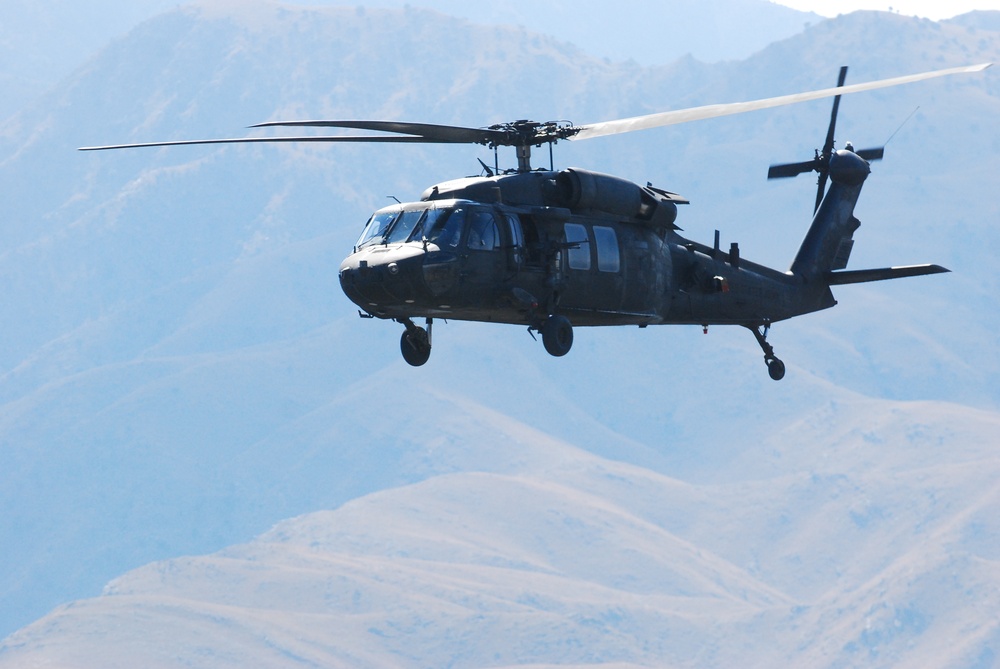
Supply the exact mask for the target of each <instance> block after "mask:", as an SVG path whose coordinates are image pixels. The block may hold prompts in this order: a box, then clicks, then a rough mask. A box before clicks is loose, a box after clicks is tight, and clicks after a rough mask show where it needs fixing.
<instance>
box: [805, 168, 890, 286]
mask: <svg viewBox="0 0 1000 669" xmlns="http://www.w3.org/2000/svg"><path fill="white" fill-rule="evenodd" d="M869 171H870V169H869V167H868V163H867V162H866V161H865V160H864V159H863V158H861V157H860V156H858V155H857V154H856V153H854V152H853V151H850V150H843V151H837V152H835V153H834V154H833V155H832V156H831V157H830V167H829V173H830V181H831V182H832V184H831V185H830V189H829V190H828V191H827V193H826V196H825V197H824V198H823V201H822V203H821V204H820V206H819V209H818V210H817V211H816V215H815V216H814V217H813V221H812V225H811V226H810V228H809V232H808V233H807V234H806V237H805V239H804V240H803V241H802V246H800V247H799V252H798V254H796V256H795V260H794V261H793V262H792V267H791V272H792V273H793V274H795V275H796V276H799V277H802V278H803V279H805V280H806V281H809V282H811V281H815V280H817V279H822V278H824V277H826V276H827V274H828V273H829V272H831V271H833V270H838V269H844V268H845V267H847V260H848V258H849V257H850V255H851V248H852V247H853V246H854V239H853V237H854V231H855V230H857V229H858V227H859V226H860V225H861V222H860V221H858V219H856V218H855V217H854V206H855V205H856V204H857V202H858V196H859V195H860V194H861V187H862V185H864V182H865V179H867V178H868V173H869Z"/></svg>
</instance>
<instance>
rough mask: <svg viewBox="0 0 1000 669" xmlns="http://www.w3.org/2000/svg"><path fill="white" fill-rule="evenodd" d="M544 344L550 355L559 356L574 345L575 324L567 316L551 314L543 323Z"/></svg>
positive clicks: (567, 351)
mask: <svg viewBox="0 0 1000 669" xmlns="http://www.w3.org/2000/svg"><path fill="white" fill-rule="evenodd" d="M541 331H542V344H544V345H545V350H546V351H548V352H549V355H554V356H556V357H557V358H558V357H560V356H563V355H566V354H567V353H569V350H570V348H572V347H573V326H572V325H571V324H570V322H569V319H568V318H566V317H565V316H549V317H548V318H546V319H545V323H543V324H542V327H541Z"/></svg>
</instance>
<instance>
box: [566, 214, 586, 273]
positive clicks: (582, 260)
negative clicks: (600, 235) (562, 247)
mask: <svg viewBox="0 0 1000 669" xmlns="http://www.w3.org/2000/svg"><path fill="white" fill-rule="evenodd" d="M565 230H566V243H567V244H571V245H572V246H570V247H569V248H568V249H567V250H566V257H567V260H568V261H569V268H570V269H584V270H586V269H590V237H589V236H588V235H587V228H585V227H584V226H582V225H580V224H579V223H567V224H566V227H565Z"/></svg>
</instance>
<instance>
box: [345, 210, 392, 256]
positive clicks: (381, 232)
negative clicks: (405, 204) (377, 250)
mask: <svg viewBox="0 0 1000 669" xmlns="http://www.w3.org/2000/svg"><path fill="white" fill-rule="evenodd" d="M397 216H399V212H398V211H383V212H380V213H375V214H374V215H372V217H371V218H370V219H368V223H367V224H366V225H365V229H364V232H362V233H361V237H360V238H359V239H358V243H357V244H355V245H354V247H355V248H356V249H361V248H364V247H365V246H369V245H371V244H380V243H382V238H383V237H385V231H386V230H388V229H389V226H390V225H392V222H393V221H395V220H396V217H397Z"/></svg>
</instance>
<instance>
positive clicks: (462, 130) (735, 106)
mask: <svg viewBox="0 0 1000 669" xmlns="http://www.w3.org/2000/svg"><path fill="white" fill-rule="evenodd" d="M989 66H990V63H984V64H979V65H971V66H965V67H956V68H949V69H943V70H935V71H932V72H924V73H920V74H914V75H908V76H902V77H895V78H891V79H881V80H877V81H872V82H867V83H862V84H852V85H845V80H846V75H847V68H846V67H843V68H841V70H840V74H839V77H838V82H837V86H836V87H833V88H827V89H823V90H818V91H810V92H806V93H795V94H791V95H785V96H779V97H773V98H766V99H761V100H754V101H750V102H737V103H727V104H720V105H708V106H703V107H694V108H689V109H681V110H673V111H666V112H659V113H654V114H648V115H644V116H637V117H631V118H625V119H617V120H613V121H605V122H599V123H593V124H586V125H574V124H572V123H570V122H565V121H560V122H544V123H539V122H535V121H529V120H519V121H514V122H508V123H501V124H496V125H491V126H488V127H482V128H471V127H462V126H453V125H437V124H430V123H410V122H401V121H374V120H360V121H349V120H345V121H336V120H331V121H323V120H318V121H268V122H265V123H259V124H256V125H253V126H250V127H251V128H274V127H285V128H290V127H297V128H304V127H311V128H339V129H348V130H361V131H366V132H377V133H384V134H365V135H314V136H269V137H244V138H229V139H206V140H180V141H168V142H146V143H140V144H118V145H107V146H91V147H82V148H81V149H80V150H82V151H97V150H108V149H124V148H139V147H153V146H180V145H192V144H228V143H253V142H397V143H434V144H478V145H483V146H487V147H489V148H490V149H492V150H493V152H494V166H492V167H491V166H489V165H487V164H486V163H484V162H483V161H482V160H480V161H479V162H480V164H481V165H482V168H483V172H484V173H481V174H480V176H474V177H464V178H458V179H453V180H450V181H445V182H442V183H438V184H436V185H433V186H431V187H429V188H428V189H427V190H425V191H424V192H423V194H422V195H421V197H420V199H419V201H416V202H397V203H396V204H393V205H390V206H387V207H384V208H381V209H379V210H378V211H376V212H375V213H374V214H372V215H371V217H370V218H369V219H368V221H367V223H366V224H365V226H364V228H363V230H362V233H361V236H360V237H359V238H358V241H357V242H356V243H355V245H354V248H353V250H352V251H351V253H350V254H349V255H348V256H347V257H346V258H345V259H344V260H343V262H342V263H341V265H340V269H339V281H340V285H341V288H342V289H343V291H344V293H345V294H346V295H347V297H348V298H349V299H350V300H351V301H352V302H354V304H356V305H357V306H358V307H359V312H358V313H359V315H360V316H361V317H362V318H368V319H373V318H378V319H383V320H392V321H395V322H396V323H399V324H400V325H402V326H403V332H402V334H401V337H400V351H401V353H402V356H403V359H404V360H405V361H406V362H407V363H409V364H410V365H412V366H415V367H419V366H421V365H423V364H425V363H426V362H427V361H428V360H429V358H430V353H431V348H432V330H433V323H434V320H435V319H442V320H460V321H463V320H464V321H481V322H490V323H506V324H514V325H521V326H527V329H528V333H529V334H530V335H531V336H532V337H534V336H535V333H539V334H540V335H541V339H542V344H543V346H544V348H545V350H546V351H547V352H548V353H549V354H551V355H553V356H564V355H566V354H567V353H568V352H569V351H570V349H571V347H572V345H573V336H574V334H573V333H574V328H575V327H588V326H609V325H616V326H622V325H631V326H638V327H640V328H645V327H647V326H649V325H660V324H684V325H701V326H702V327H703V328H704V329H705V331H706V332H707V331H708V327H709V326H710V325H737V326H742V327H745V328H747V329H748V330H750V332H751V333H752V334H753V335H754V337H755V339H756V340H757V343H758V344H759V345H760V348H761V350H762V352H763V354H764V362H765V364H766V366H767V370H768V374H769V376H770V377H771V378H772V379H774V380H780V379H782V378H783V377H784V376H785V364H784V362H782V360H780V359H779V358H778V357H777V356H776V355H775V352H774V348H773V346H772V345H771V344H770V342H769V341H768V334H769V332H770V328H771V326H772V324H774V323H776V322H778V321H783V320H787V319H789V318H793V317H795V316H800V315H803V314H808V313H812V312H815V311H819V310H823V309H828V308H830V307H833V306H834V305H836V304H837V301H836V300H835V299H834V296H833V293H832V290H831V288H832V287H833V286H839V285H844V284H853V283H861V282H869V281H882V280H887V279H898V278H903V277H912V276H921V275H929V274H937V273H942V272H948V271H949V270H947V269H946V268H944V267H942V266H940V265H935V264H922V265H906V266H893V267H884V268H876V269H862V270H847V269H846V267H847V264H848V260H849V257H850V254H851V249H852V247H853V244H854V239H853V235H854V232H855V231H856V230H857V229H858V227H859V226H860V222H859V221H858V219H857V218H855V216H854V207H855V205H856V203H857V201H858V197H859V195H860V192H861V188H862V186H863V184H864V183H865V181H866V179H867V178H868V175H869V173H870V171H871V170H870V162H871V161H875V160H879V159H881V158H882V157H883V155H884V149H883V148H881V147H880V148H874V149H862V150H855V149H854V147H853V146H852V145H851V144H850V143H846V144H845V145H844V147H843V148H842V149H835V147H834V134H835V129H836V122H837V113H838V109H839V104H840V98H841V96H842V95H845V94H850V93H857V92H862V91H869V90H874V89H878V88H885V87H890V86H898V85H902V84H907V83H913V82H917V81H923V80H926V79H931V78H935V77H942V76H949V75H954V74H961V73H973V72H981V71H983V70H985V69H986V68H987V67H989ZM831 97H832V98H833V110H832V113H831V115H830V123H829V127H828V130H827V134H826V138H825V141H824V143H823V146H822V148H821V149H817V150H816V151H815V155H814V156H813V157H812V159H810V160H807V161H803V162H797V163H787V164H778V165H772V166H771V167H770V169H769V171H768V178H769V179H776V178H784V177H793V176H796V175H798V174H803V173H807V172H816V173H818V175H819V176H818V179H817V193H816V201H815V206H814V210H813V219H812V223H811V225H810V227H809V229H808V231H807V233H806V236H805V238H804V240H803V241H802V244H801V246H800V248H799V250H798V253H797V254H796V256H795V258H794V260H793V261H792V264H791V266H790V267H789V268H788V269H787V270H784V271H782V270H777V269H772V268H770V267H766V266H763V265H760V264H757V263H753V262H751V261H749V260H746V259H744V258H743V257H742V256H741V254H740V250H739V245H738V244H736V243H733V244H731V245H730V247H729V248H728V249H726V250H724V249H722V248H720V244H719V232H718V231H716V232H715V240H714V244H712V245H707V244H703V243H700V242H695V241H692V240H689V239H686V238H684V237H682V236H681V235H680V234H679V232H680V228H679V227H678V226H677V225H676V220H677V214H678V206H679V205H685V204H689V202H688V200H686V199H685V198H684V197H682V196H681V195H678V194H677V193H673V192H671V191H668V190H665V189H662V188H658V187H655V186H653V185H652V184H651V183H647V184H646V185H645V186H640V185H638V184H635V183H633V182H631V181H628V180H626V179H623V178H620V177H617V176H612V175H609V174H603V173H600V172H596V171H591V170H587V169H583V168H575V167H568V168H563V169H558V170H557V169H555V167H554V164H553V149H552V147H553V145H555V144H556V143H557V142H559V141H563V140H566V141H578V140H584V139H590V138H594V137H603V136H609V135H615V134H620V133H626V132H634V131H639V130H647V129H651V128H656V127H662V126H667V125H673V124H677V123H686V122H690V121H696V120H703V119H709V118H716V117H720V116H727V115H732V114H740V113H745V112H750V111H755V110H761V109H767V108H773V107H777V106H782V105H788V104H796V103H800V102H806V101H809V100H817V99H822V98H831ZM543 146H547V147H548V149H549V163H550V165H549V168H548V169H544V168H538V169H536V168H533V167H532V165H531V153H532V148H541V147H543ZM499 147H513V148H514V149H515V151H516V155H517V167H516V168H513V169H507V170H501V169H500V168H499V157H498V151H499ZM420 319H423V321H424V324H423V326H421V325H418V324H417V323H416V322H415V321H419V320H420Z"/></svg>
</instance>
